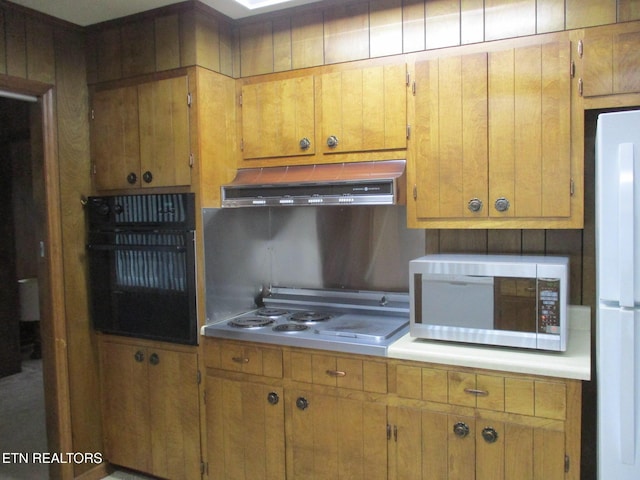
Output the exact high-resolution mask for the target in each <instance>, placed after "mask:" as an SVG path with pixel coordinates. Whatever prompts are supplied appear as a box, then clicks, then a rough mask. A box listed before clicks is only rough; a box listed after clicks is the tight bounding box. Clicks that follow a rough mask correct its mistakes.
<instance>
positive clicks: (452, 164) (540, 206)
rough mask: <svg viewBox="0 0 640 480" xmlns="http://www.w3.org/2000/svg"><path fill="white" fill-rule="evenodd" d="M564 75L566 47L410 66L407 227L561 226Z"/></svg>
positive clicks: (566, 183)
mask: <svg viewBox="0 0 640 480" xmlns="http://www.w3.org/2000/svg"><path fill="white" fill-rule="evenodd" d="M569 67H570V43H569V41H558V42H551V43H544V44H540V45H532V46H523V47H517V48H511V49H507V50H501V51H495V52H493V51H492V52H488V53H473V54H467V55H461V56H452V57H443V58H436V59H431V60H427V61H424V62H418V63H416V66H415V70H416V72H415V78H416V88H415V98H414V100H415V119H414V121H413V122H412V123H414V125H415V126H414V128H413V130H414V134H413V139H414V140H413V142H414V145H413V146H412V147H411V148H410V154H409V168H410V169H412V172H410V175H409V178H410V179H413V180H414V185H413V200H414V203H413V205H410V208H409V210H408V212H409V215H410V217H409V220H410V223H411V222H413V224H414V226H427V225H430V226H434V227H437V228H448V227H454V228H460V227H461V226H463V225H464V226H478V227H483V228H488V227H489V226H492V227H500V226H504V227H507V226H508V224H507V223H504V222H502V224H501V222H500V220H503V219H511V220H525V221H526V222H529V223H528V225H529V226H532V227H534V226H535V222H534V223H531V222H530V221H531V220H535V221H537V220H540V221H545V220H546V219H553V220H558V219H569V217H570V215H571V194H572V190H571V165H572V161H571V160H572V159H571V78H570V68H569ZM410 187H411V186H410ZM409 201H410V202H411V200H409ZM413 212H415V214H414V213H413ZM414 215H415V216H414ZM412 217H414V218H412ZM510 225H511V226H512V227H513V228H522V227H524V226H526V225H525V223H523V222H521V223H520V224H518V225H519V226H516V224H515V223H511V224H510ZM542 225H543V224H542V223H538V224H537V227H536V228H540V227H542Z"/></svg>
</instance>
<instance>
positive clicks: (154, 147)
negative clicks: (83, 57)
mask: <svg viewBox="0 0 640 480" xmlns="http://www.w3.org/2000/svg"><path fill="white" fill-rule="evenodd" d="M188 95H189V82H188V77H187V76H181V77H175V78H169V79H164V80H158V81H153V82H146V83H142V84H140V85H134V86H129V87H122V88H116V89H110V90H99V91H97V92H95V93H94V94H93V96H92V121H91V144H92V152H91V153H92V161H93V174H94V183H95V187H96V189H97V190H112V189H131V188H145V187H167V186H187V185H190V184H191V160H190V153H191V147H190V142H191V139H190V124H189V103H188Z"/></svg>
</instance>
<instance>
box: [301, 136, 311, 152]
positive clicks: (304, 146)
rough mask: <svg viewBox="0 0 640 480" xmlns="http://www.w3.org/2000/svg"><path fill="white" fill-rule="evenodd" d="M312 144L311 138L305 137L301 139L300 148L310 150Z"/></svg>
mask: <svg viewBox="0 0 640 480" xmlns="http://www.w3.org/2000/svg"><path fill="white" fill-rule="evenodd" d="M310 146H311V140H309V139H308V138H307V137H304V138H302V139H301V140H300V150H308V149H309V147H310Z"/></svg>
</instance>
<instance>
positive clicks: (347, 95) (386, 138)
mask: <svg viewBox="0 0 640 480" xmlns="http://www.w3.org/2000/svg"><path fill="white" fill-rule="evenodd" d="M316 88H317V95H318V96H317V98H318V100H319V102H318V103H319V106H318V108H319V113H320V121H319V123H320V125H321V132H320V138H319V139H318V143H319V144H320V145H321V146H320V148H321V151H322V153H326V154H330V153H347V152H367V151H374V150H396V149H404V148H406V146H407V105H406V95H407V93H406V92H407V72H406V65H405V64H397V65H387V66H376V67H369V68H362V69H355V70H344V71H340V72H333V73H326V74H323V75H320V77H319V81H318V85H317V87H316Z"/></svg>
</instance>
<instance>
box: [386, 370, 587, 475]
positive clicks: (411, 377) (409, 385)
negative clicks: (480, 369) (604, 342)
mask: <svg viewBox="0 0 640 480" xmlns="http://www.w3.org/2000/svg"><path fill="white" fill-rule="evenodd" d="M395 372H396V379H395V385H396V393H397V395H398V396H399V397H401V398H408V399H415V400H423V401H424V402H425V403H424V404H423V405H422V406H421V407H414V406H411V407H409V406H406V407H405V406H402V407H390V408H389V422H390V424H391V425H392V429H393V437H394V440H393V443H392V444H391V445H392V447H395V448H393V450H392V451H393V454H390V457H389V472H390V476H389V478H397V479H401V478H416V479H425V480H426V479H431V478H475V479H487V480H494V479H499V480H500V479H502V480H506V479H512V478H533V479H544V478H552V479H558V480H560V479H564V478H566V477H565V452H566V451H567V447H566V445H567V437H566V435H567V433H566V432H565V430H566V428H565V425H564V423H563V422H564V421H565V420H566V419H567V387H566V384H565V383H563V382H562V381H557V382H555V381H550V380H546V379H535V378H530V377H519V376H506V375H505V376H503V375H490V374H484V373H476V372H473V371H468V370H456V369H444V368H442V369H440V368H432V367H421V366H419V365H418V364H408V363H407V364H405V363H401V364H398V365H396V366H395ZM556 420H557V421H556ZM574 478H577V477H574Z"/></svg>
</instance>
